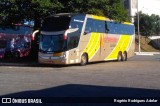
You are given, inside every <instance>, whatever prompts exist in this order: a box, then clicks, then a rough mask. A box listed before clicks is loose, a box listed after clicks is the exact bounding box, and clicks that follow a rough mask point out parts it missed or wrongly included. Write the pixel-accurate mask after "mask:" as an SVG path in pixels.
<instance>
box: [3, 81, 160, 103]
mask: <svg viewBox="0 0 160 106" xmlns="http://www.w3.org/2000/svg"><path fill="white" fill-rule="evenodd" d="M0 97H5V98H6V97H12V98H16V97H17V98H42V102H44V101H45V103H52V105H51V106H54V105H57V106H61V105H67V106H75V104H76V106H77V105H78V106H90V105H92V106H101V105H104V106H113V105H118V106H119V105H120V104H119V103H114V99H116V98H119V99H136V98H137V99H153V98H154V99H156V98H160V90H152V89H138V88H123V87H106V86H93V85H79V84H69V85H63V86H58V87H53V88H48V89H43V90H37V91H24V92H18V93H13V94H8V95H3V96H0ZM43 100H44V101H43ZM57 102H58V103H57ZM63 103H66V104H63ZM159 103H160V102H159ZM159 103H154V104H152V103H149V104H148V103H147V104H146V103H133V104H131V103H125V104H123V103H122V104H123V106H146V105H147V106H151V105H152V106H155V105H156V106H159V105H160V104H159ZM122 104H121V105H122ZM46 105H47V104H46Z"/></svg>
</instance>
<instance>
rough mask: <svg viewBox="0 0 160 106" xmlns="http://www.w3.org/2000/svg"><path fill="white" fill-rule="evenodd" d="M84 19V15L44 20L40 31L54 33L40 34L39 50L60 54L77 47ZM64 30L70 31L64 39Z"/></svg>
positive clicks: (54, 17) (53, 17)
mask: <svg viewBox="0 0 160 106" xmlns="http://www.w3.org/2000/svg"><path fill="white" fill-rule="evenodd" d="M84 19H85V16H84V15H75V16H51V17H47V18H46V19H44V21H43V23H42V28H41V31H43V32H51V33H52V32H56V33H54V35H48V34H47V35H45V34H41V39H40V50H41V51H43V52H61V51H64V50H69V49H72V48H75V47H77V46H78V43H79V39H80V35H81V31H82V27H83V23H84ZM76 29H77V30H76ZM66 30H71V32H70V33H67V35H66V38H65V39H64V34H65V33H64V32H65V31H66Z"/></svg>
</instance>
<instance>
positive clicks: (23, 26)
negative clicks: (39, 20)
mask: <svg viewBox="0 0 160 106" xmlns="http://www.w3.org/2000/svg"><path fill="white" fill-rule="evenodd" d="M32 23H33V22H32V21H24V23H17V24H13V23H12V24H9V25H2V24H1V25H0V59H4V58H5V59H6V58H7V59H9V58H20V57H26V56H28V55H29V53H30V51H31V41H32V39H33V38H32V32H33V25H32ZM30 24H31V25H30Z"/></svg>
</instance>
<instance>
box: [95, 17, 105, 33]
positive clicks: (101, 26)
mask: <svg viewBox="0 0 160 106" xmlns="http://www.w3.org/2000/svg"><path fill="white" fill-rule="evenodd" d="M94 22H95V26H94V27H95V28H96V31H95V32H98V33H105V32H106V31H105V21H101V20H94Z"/></svg>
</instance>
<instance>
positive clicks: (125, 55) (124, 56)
mask: <svg viewBox="0 0 160 106" xmlns="http://www.w3.org/2000/svg"><path fill="white" fill-rule="evenodd" d="M123 60H124V61H127V52H124V53H123Z"/></svg>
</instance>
